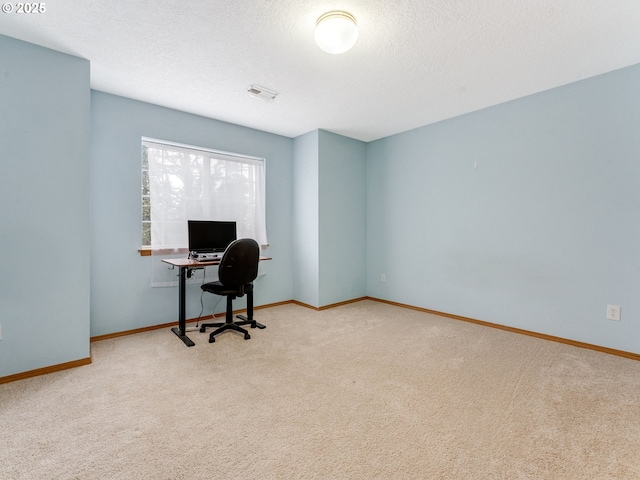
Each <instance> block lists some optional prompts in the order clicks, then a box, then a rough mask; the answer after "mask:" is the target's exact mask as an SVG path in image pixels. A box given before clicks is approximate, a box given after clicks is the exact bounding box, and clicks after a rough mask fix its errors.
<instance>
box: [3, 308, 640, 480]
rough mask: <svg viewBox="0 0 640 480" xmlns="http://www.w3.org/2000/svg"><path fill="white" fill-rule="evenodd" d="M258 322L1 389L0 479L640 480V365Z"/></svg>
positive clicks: (442, 338)
mask: <svg viewBox="0 0 640 480" xmlns="http://www.w3.org/2000/svg"><path fill="white" fill-rule="evenodd" d="M256 318H257V319H258V320H259V321H260V322H262V323H264V324H265V325H267V328H266V329H265V330H257V329H256V330H252V331H251V334H252V338H251V340H248V341H245V340H243V338H242V336H241V335H240V334H236V333H234V332H227V333H225V334H223V335H222V336H220V337H218V340H217V341H216V342H215V343H214V344H209V343H208V342H207V338H208V334H201V333H199V332H190V333H189V336H190V337H191V338H192V339H193V340H194V341H195V342H196V346H195V347H193V348H187V347H185V346H184V344H183V343H182V342H181V341H180V340H179V339H178V338H176V337H175V335H173V333H171V332H170V331H169V330H168V329H163V330H156V331H152V332H148V333H142V334H138V335H132V336H128V337H120V338H116V339H112V340H104V341H101V342H95V343H93V344H92V357H93V363H92V364H91V365H88V366H85V367H80V368H76V369H73V370H67V371H63V372H58V373H54V374H50V375H46V376H42V377H36V378H32V379H28V380H23V381H18V382H14V383H10V384H5V385H0V446H1V447H0V478H2V479H92V480H93V479H128V480H129V479H183V478H184V479H187V478H188V479H473V480H480V479H509V480H516V479H554V480H572V479H585V480H587V479H588V480H598V479H616V480H620V479H639V478H640V362H637V361H633V360H628V359H624V358H620V357H615V356H610V355H606V354H603V353H599V352H594V351H591V350H585V349H580V348H576V347H571V346H568V345H562V344H558V343H553V342H549V341H545V340H541V339H536V338H532V337H527V336H523V335H518V334H514V333H509V332H505V331H501V330H497V329H492V328H488V327H483V326H479V325H474V324H470V323H465V322H461V321H457V320H451V319H447V318H442V317H438V316H434V315H430V314H426V313H421V312H417V311H412V310H408V309H403V308H400V307H394V306H390V305H386V304H383V303H379V302H374V301H362V302H357V303H353V304H350V305H345V306H341V307H337V308H334V309H329V310H325V311H321V312H316V311H314V310H310V309H306V308H304V307H300V306H296V305H284V306H279V307H273V308H268V309H263V310H258V311H257V312H256Z"/></svg>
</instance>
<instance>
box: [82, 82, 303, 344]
mask: <svg viewBox="0 0 640 480" xmlns="http://www.w3.org/2000/svg"><path fill="white" fill-rule="evenodd" d="M143 136H146V137H152V138H158V139H163V140H169V141H172V142H178V143H184V144H190V145H196V146H201V147H208V148H213V149H217V150H223V151H228V152H236V153H242V154H247V155H252V156H256V157H264V158H266V173H267V179H266V184H267V229H268V231H267V234H268V237H269V245H270V246H269V249H268V250H267V251H266V252H265V253H266V254H267V255H269V256H271V257H273V260H270V261H268V262H262V264H261V271H263V272H264V273H266V275H265V276H264V277H261V278H260V279H259V280H258V283H257V284H256V289H255V303H256V305H262V304H268V303H275V302H280V301H285V300H290V299H291V298H292V292H293V279H292V268H293V267H292V261H293V260H292V255H291V251H292V244H291V239H292V231H291V217H292V210H291V205H292V170H293V166H292V158H293V141H292V140H291V139H290V138H286V137H282V136H278V135H273V134H269V133H265V132H261V131H258V130H253V129H249V128H245V127H240V126H237V125H232V124H229V123H224V122H220V121H217V120H212V119H208V118H204V117H199V116H196V115H191V114H187V113H183V112H179V111H176V110H171V109H167V108H163V107H158V106H156V105H151V104H147V103H142V102H137V101H134V100H130V99H126V98H123V97H118V96H114V95H109V94H106V93H103V92H96V91H93V92H92V93H91V205H92V207H91V213H92V221H91V234H92V240H93V242H92V249H91V260H92V269H91V335H92V336H96V335H103V334H108V333H113V332H120V331H125V330H131V329H135V328H140V327H145V326H150V325H158V324H162V323H168V322H172V321H175V320H176V318H177V309H178V303H177V299H178V293H177V287H169V288H151V287H150V283H151V276H150V275H151V258H150V257H141V256H140V255H139V253H138V249H139V248H140V243H141V237H140V236H141V233H140V222H141V213H140V211H141V207H140V176H141V173H140V140H141V137H143ZM214 297H215V296H214V295H206V296H205V312H204V314H205V315H206V314H210V313H211V311H212V308H213V304H214V303H215V300H216V298H214ZM199 298H200V288H199V287H198V285H197V284H196V285H189V286H188V289H187V318H195V317H197V316H198V315H199V313H200V302H199ZM223 303H224V302H223ZM241 306H242V303H241V302H239V303H238V307H241ZM218 307H219V308H218V309H217V311H224V305H223V304H220V305H218Z"/></svg>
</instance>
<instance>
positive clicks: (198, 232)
mask: <svg viewBox="0 0 640 480" xmlns="http://www.w3.org/2000/svg"><path fill="white" fill-rule="evenodd" d="M188 233H189V251H190V252H195V253H221V252H224V251H225V250H226V249H227V247H228V246H229V244H230V243H231V242H233V241H234V240H235V239H236V222H221V221H216V220H189V221H188Z"/></svg>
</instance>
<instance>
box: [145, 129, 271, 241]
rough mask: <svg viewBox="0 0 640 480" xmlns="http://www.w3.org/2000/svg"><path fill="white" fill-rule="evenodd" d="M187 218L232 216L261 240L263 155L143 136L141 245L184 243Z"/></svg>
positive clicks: (241, 233) (242, 231)
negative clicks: (256, 155) (235, 152)
mask: <svg viewBox="0 0 640 480" xmlns="http://www.w3.org/2000/svg"><path fill="white" fill-rule="evenodd" d="M187 220H232V221H235V222H236V223H237V232H238V237H239V238H242V237H250V238H254V239H255V240H256V241H257V242H258V243H259V244H261V245H266V244H267V234H266V221H265V220H266V214H265V185H264V159H261V158H254V157H247V156H242V155H237V154H233V153H226V152H217V151H213V150H207V149H205V148H198V147H191V146H187V145H179V144H173V143H168V142H163V141H159V140H152V139H147V138H143V139H142V246H143V248H150V249H153V250H156V249H176V248H186V247H187V244H188V238H187Z"/></svg>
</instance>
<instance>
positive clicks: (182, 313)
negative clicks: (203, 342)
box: [162, 257, 271, 347]
mask: <svg viewBox="0 0 640 480" xmlns="http://www.w3.org/2000/svg"><path fill="white" fill-rule="evenodd" d="M262 260H271V258H270V257H260V261H262ZM162 261H163V262H164V263H168V264H169V265H173V266H174V267H178V268H179V270H180V271H179V274H178V326H177V327H173V328H172V329H171V331H172V332H173V333H175V334H176V335H177V336H178V337H179V338H180V340H182V341H183V342H184V343H185V345H186V346H187V347H193V346H194V345H195V343H193V340H191V339H190V338H189V337H187V332H186V330H187V319H186V307H185V302H186V296H187V293H186V292H187V272H188V271H189V270H193V269H196V268H202V267H208V266H210V265H219V264H220V261H219V260H215V261H213V262H199V261H197V260H193V259H190V258H164V259H162Z"/></svg>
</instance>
